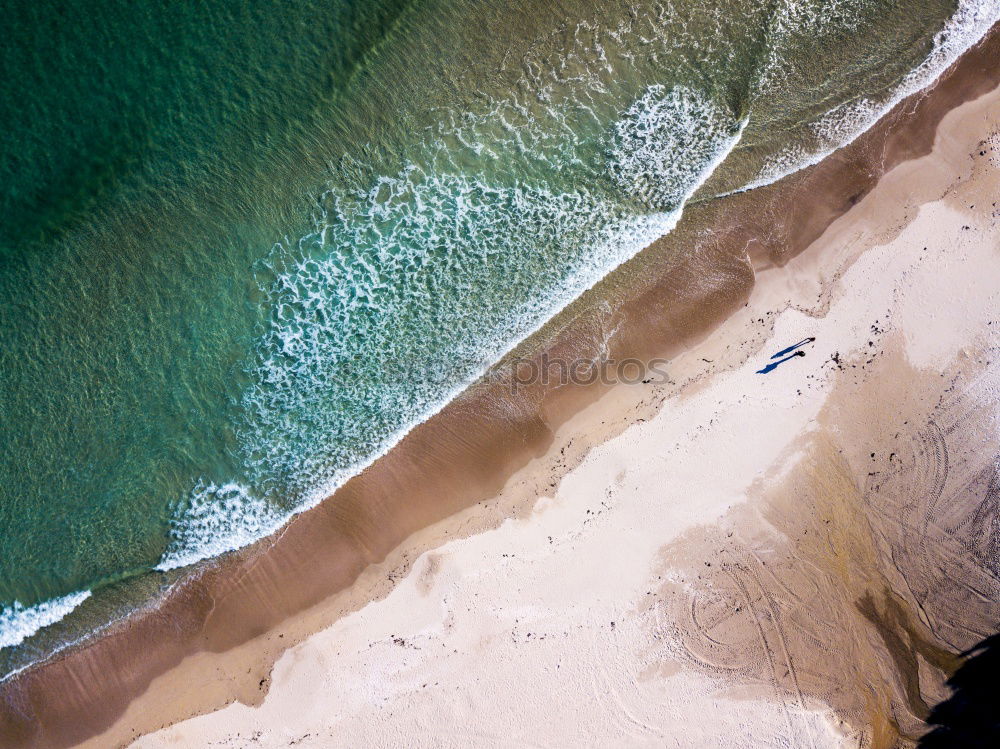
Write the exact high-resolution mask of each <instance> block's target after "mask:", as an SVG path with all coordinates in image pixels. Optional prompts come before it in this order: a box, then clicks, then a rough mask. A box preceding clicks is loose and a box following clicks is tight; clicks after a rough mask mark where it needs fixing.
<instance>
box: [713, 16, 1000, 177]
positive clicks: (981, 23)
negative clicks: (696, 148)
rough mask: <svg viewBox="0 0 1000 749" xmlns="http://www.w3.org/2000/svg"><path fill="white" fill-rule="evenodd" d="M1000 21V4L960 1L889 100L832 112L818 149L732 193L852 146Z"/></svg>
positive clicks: (822, 124)
mask: <svg viewBox="0 0 1000 749" xmlns="http://www.w3.org/2000/svg"><path fill="white" fill-rule="evenodd" d="M997 21H1000V1H998V0H959V3H958V7H957V9H956V10H955V13H954V14H953V15H952V16H951V18H950V19H949V20H948V21H947V23H946V24H945V26H944V28H942V29H941V31H939V32H938V33H937V34H935V36H934V46H933V48H932V49H931V52H930V53H929V54H928V55H927V57H926V58H924V60H923V61H922V62H921V63H920V64H919V65H918V66H917V67H916V68H914V69H913V70H912V71H911V72H910V73H909V74H908V75H907V76H906V77H905V78H904V79H903V80H902V82H901V83H900V84H899V85H898V86H896V87H895V89H894V90H893V92H892V94H891V95H889V96H888V97H886V98H884V99H878V100H876V99H870V98H861V99H855V100H851V101H847V102H844V103H843V104H840V105H839V106H837V107H834V108H833V109H832V110H830V111H829V112H827V113H826V114H825V115H824V116H823V117H821V118H820V119H819V120H818V121H817V122H815V123H813V124H812V126H811V128H812V131H813V134H814V135H815V138H816V143H815V146H814V147H813V148H808V149H807V148H805V147H803V146H796V147H794V148H789V149H786V150H785V151H782V152H781V153H779V154H777V155H775V156H774V157H772V158H771V159H769V160H768V162H767V163H766V164H765V165H764V167H763V168H762V169H761V171H760V173H759V174H758V175H757V177H756V178H755V179H754V180H752V181H750V182H749V183H747V184H746V185H744V186H742V187H740V188H739V189H737V190H733V191H731V192H730V193H728V194H733V193H737V192H746V191H747V190H753V189H755V188H758V187H763V186H765V185H769V184H773V183H774V182H777V181H778V180H780V179H782V178H784V177H787V176H789V175H790V174H794V173H795V172H798V171H801V170H802V169H806V168H808V167H810V166H814V165H816V164H818V163H819V162H820V161H822V160H823V159H825V158H826V157H827V156H829V155H830V154H831V153H833V152H834V151H837V150H838V149H840V148H843V147H844V146H847V145H849V144H850V143H852V142H853V141H854V140H856V139H857V138H858V136H860V135H861V134H862V133H864V132H865V131H867V130H868V129H869V128H870V127H871V126H872V125H874V124H875V123H876V122H878V121H879V120H880V119H881V118H882V117H884V116H885V115H886V114H888V113H889V112H890V111H891V110H892V108H893V107H895V106H896V105H897V104H898V103H899V102H901V101H902V100H903V99H905V98H906V97H908V96H911V95H912V94H915V93H917V92H918V91H920V90H922V89H925V88H927V87H928V86H930V85H931V84H933V83H934V82H935V81H936V80H937V79H938V78H939V77H940V76H941V74H942V73H944V72H945V70H947V69H948V68H949V67H950V66H951V65H952V64H953V63H954V62H955V61H956V60H957V59H958V58H959V57H960V56H961V55H962V54H963V53H964V52H965V51H966V50H968V49H969V48H970V47H972V46H973V45H975V44H976V43H977V42H978V41H979V40H980V39H982V38H983V36H984V35H985V34H986V32H987V31H989V30H990V28H991V27H992V26H993V25H994V24H995V23H997Z"/></svg>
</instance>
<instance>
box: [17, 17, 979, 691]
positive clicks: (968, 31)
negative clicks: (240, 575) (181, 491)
mask: <svg viewBox="0 0 1000 749" xmlns="http://www.w3.org/2000/svg"><path fill="white" fill-rule="evenodd" d="M991 8H992V10H991ZM991 12H995V8H993V6H992V5H991V4H989V3H981V2H980V3H977V2H967V1H966V0H962V2H960V3H959V6H958V10H957V11H956V14H955V16H954V17H953V18H952V19H951V20H949V22H948V25H947V26H946V28H945V29H944V30H942V31H941V32H939V34H938V37H937V38H936V39H935V44H934V47H933V50H932V52H931V55H929V56H928V58H927V59H926V60H925V61H924V62H923V63H921V65H920V66H918V68H917V69H915V71H914V73H913V74H911V76H908V77H907V79H906V80H904V82H903V83H902V84H900V86H899V87H898V88H897V89H896V91H895V93H894V94H893V96H891V97H890V99H889V100H888V102H887V103H885V104H883V105H881V106H879V107H877V108H876V109H874V110H873V111H872V112H871V113H870V114H869V117H874V120H873V121H877V120H878V119H880V118H881V117H882V116H884V115H885V113H886V112H887V111H888V110H890V109H891V108H892V107H893V106H895V105H896V104H898V102H899V100H900V98H901V97H903V96H906V95H911V94H913V93H914V88H915V87H916V88H918V89H921V88H925V87H927V86H931V85H933V84H934V82H935V81H936V79H937V77H938V76H940V74H941V73H942V72H943V71H944V70H945V69H946V68H947V67H948V65H950V64H951V63H952V62H953V61H954V59H955V57H956V56H958V55H959V54H961V52H962V51H963V49H967V48H968V46H966V47H964V48H963V46H962V45H963V44H967V45H971V44H975V42H976V41H977V40H978V38H979V37H977V34H980V33H985V29H980V26H982V25H983V24H986V23H988V22H991V16H990V13H991ZM967 17H971V20H969V19H968V18H967ZM963 19H964V20H963ZM993 20H995V19H993ZM963 24H964V25H963ZM956 35H957V36H956ZM932 60H933V63H931V61H932ZM928 64H930V69H929V70H928V69H925V68H926V66H927V65H928ZM918 71H922V72H921V73H920V74H919V75H918V74H917V73H918ZM871 124H872V121H865V122H863V123H861V124H860V125H859V126H858V127H856V128H855V129H854V130H853V131H852V132H851V133H850V134H849V135H848V138H847V140H846V141H845V143H842V144H839V145H835V146H834V147H833V149H832V150H828V151H825V152H822V153H819V154H815V155H813V156H809V157H808V158H806V159H805V161H802V162H801V164H800V165H798V166H796V167H794V168H793V169H792V170H791V171H787V172H783V173H781V174H778V175H777V176H772V177H769V178H768V179H767V180H757V181H755V182H751V183H750V184H749V185H748V186H747V187H745V188H741V190H739V191H737V192H740V191H746V190H751V189H755V188H757V187H761V186H765V185H767V184H772V183H773V182H774V181H776V180H781V179H783V178H784V177H786V176H788V175H789V174H792V173H794V172H795V171H798V170H800V169H802V168H808V166H810V165H815V163H817V162H818V161H819V160H822V159H824V158H827V157H829V156H830V155H831V154H832V153H834V152H835V151H837V150H839V149H840V148H842V147H844V146H845V145H847V144H849V143H850V142H853V140H854V139H855V138H857V137H858V136H859V134H860V133H863V132H864V131H865V129H866V128H868V127H870V126H871ZM745 127H746V121H745V120H744V122H743V124H742V125H741V127H740V129H741V132H742V129H743V128H745ZM835 129H836V128H835ZM735 147H736V143H733V144H731V146H730V151H731V150H732V148H735ZM727 154H728V152H727ZM720 163H721V162H720ZM717 166H718V163H715V164H713V168H714V167H717ZM710 178H711V173H710V172H709V173H707V174H704V175H703V176H702V178H701V179H700V180H699V181H698V183H697V184H696V185H695V186H694V187H693V188H692V189H691V190H690V191H689V192H688V194H687V195H686V197H685V199H684V201H683V203H682V205H681V207H680V208H678V209H677V211H678V215H677V216H672V217H667V218H665V219H664V221H663V223H662V226H658V227H656V226H653V227H648V231H646V232H643V233H642V237H641V238H639V239H637V240H636V241H635V243H634V244H635V245H636V247H635V248H634V252H633V251H631V250H630V251H627V252H622V253H620V259H619V258H616V262H615V263H614V264H612V265H610V266H608V267H603V268H601V269H599V270H596V271H595V272H594V273H593V274H592V275H593V277H588V278H587V279H585V280H584V281H582V282H580V283H572V282H571V283H569V284H568V286H570V287H572V290H570V291H569V292H568V293H567V295H566V297H565V298H564V299H558V300H554V301H553V304H552V305H551V307H550V309H548V310H547V311H546V313H545V314H544V315H542V316H541V318H540V320H539V322H538V323H537V324H536V325H534V326H533V327H531V328H529V329H528V330H527V332H526V335H525V336H524V339H526V338H528V337H530V336H532V335H534V334H536V333H537V332H538V331H539V330H540V329H541V328H543V327H544V326H545V325H547V324H549V322H550V319H551V318H553V317H555V316H557V315H558V314H559V312H560V311H561V310H562V309H563V308H564V307H565V306H566V305H569V304H571V303H572V302H573V300H574V299H576V298H578V297H579V296H580V295H581V294H583V293H586V291H587V290H588V289H589V288H591V287H592V286H593V285H594V284H595V283H597V282H598V281H599V280H600V278H603V277H604V276H605V275H607V274H608V273H610V272H612V271H613V270H614V268H615V267H617V266H618V265H619V264H621V263H623V262H626V261H627V259H628V257H630V256H631V255H633V254H635V252H639V251H641V250H643V249H644V247H645V245H647V244H650V243H652V242H654V241H656V239H657V236H654V235H657V234H658V235H659V236H662V235H665V234H667V233H669V232H670V231H671V230H672V228H673V226H674V225H676V221H677V220H678V219H679V214H680V213H681V212H683V210H684V207H685V206H686V205H687V203H688V202H689V201H690V200H691V198H692V196H693V195H694V194H695V193H696V192H697V191H698V189H700V188H701V187H702V186H703V185H704V183H705V182H706V181H707V180H709V179H710ZM728 194H732V193H723V194H721V195H718V196H713V199H714V198H717V197H725V196H726V195H728ZM647 234H648V236H646V235H647ZM639 245H643V246H639ZM524 339H521V340H524ZM518 345H520V341H514V342H512V343H509V344H508V346H507V348H506V349H505V350H502V351H499V352H498V353H497V355H496V356H495V357H494V358H495V359H501V358H503V357H504V356H505V355H507V354H508V353H509V352H510V351H511V350H512V349H514V348H516V347H517V346H518ZM487 369H489V367H486V368H484V369H483V370H481V371H480V372H478V373H477V375H476V376H475V377H473V378H472V379H471V380H469V381H464V382H462V383H461V384H457V385H455V386H454V387H452V389H451V390H450V391H448V392H447V393H446V394H445V396H444V397H443V398H441V399H440V400H438V401H437V402H436V403H434V404H433V407H432V408H431V409H430V410H429V411H427V412H426V413H422V414H421V416H420V418H419V419H416V420H414V421H412V422H410V423H409V424H408V425H406V426H404V427H403V428H401V429H399V430H398V431H396V432H394V433H392V434H390V435H389V436H388V437H387V438H386V440H385V441H384V442H383V443H382V444H381V445H380V446H379V449H378V450H377V451H375V452H373V453H371V454H369V455H368V456H367V457H366V458H364V459H363V460H360V461H358V462H357V463H355V464H353V465H351V466H349V467H347V468H346V469H344V470H343V471H341V472H339V473H338V475H337V478H336V479H335V480H334V481H333V482H332V483H329V484H325V485H322V486H321V487H319V488H316V489H315V490H314V491H312V492H311V493H310V494H309V495H307V497H306V498H305V499H304V501H302V502H301V503H300V504H298V505H297V506H295V507H294V508H293V509H292V510H291V511H290V512H285V513H280V512H272V513H271V514H263V513H262V514H261V517H260V518H257V519H255V523H256V525H255V526H254V527H253V529H252V532H248V533H242V534H241V535H238V536H236V537H229V538H224V539H223V540H222V541H215V542H214V543H213V544H212V545H211V546H210V547H208V548H201V549H199V548H194V549H186V548H181V549H180V550H179V551H178V550H174V549H172V548H168V549H167V550H166V551H165V552H164V554H163V557H162V558H161V560H160V561H159V563H158V564H157V565H155V566H154V568H153V570H154V571H169V570H173V569H178V568H181V567H184V566H187V565H189V564H194V563H197V562H199V561H201V560H204V559H207V558H210V557H214V556H218V555H219V554H224V553H227V552H230V551H233V550H236V549H239V548H243V547H245V546H247V545H250V544H253V543H255V542H256V541H257V540H259V539H260V538H262V537H264V536H267V535H271V534H273V533H276V532H279V531H280V529H281V528H282V527H284V526H285V525H286V524H287V523H288V522H289V521H290V519H291V518H293V517H295V516H297V515H299V514H301V513H303V512H305V511H307V510H309V509H311V508H312V507H315V506H316V505H317V504H319V503H320V502H322V501H324V500H325V499H326V498H327V497H329V496H330V495H332V494H333V493H334V492H335V491H336V490H337V489H338V488H339V487H340V486H342V485H343V484H344V483H345V482H346V481H348V480H350V478H351V477H353V476H354V475H357V474H359V473H361V472H362V471H364V470H365V469H366V468H367V467H368V466H370V465H372V463H373V462H375V461H376V460H378V459H380V458H381V457H382V456H384V455H385V454H386V452H388V451H389V450H391V449H392V448H393V447H394V446H395V445H396V444H398V443H399V442H400V441H401V440H402V439H404V438H405V436H406V435H407V434H408V433H409V432H410V431H411V430H412V429H413V428H415V427H416V426H418V425H419V424H421V423H424V422H426V421H427V420H428V419H431V418H433V417H434V416H435V415H436V414H437V413H439V412H440V411H441V409H442V408H444V407H446V406H447V404H448V403H449V402H451V401H452V400H454V399H455V398H457V397H459V396H460V395H461V393H462V392H464V391H465V390H466V389H467V388H468V387H470V385H472V384H473V383H474V382H475V381H476V380H477V379H478V378H479V377H481V376H482V375H483V373H484V372H485V371H486V370H487ZM231 486H232V487H235V488H236V489H239V490H240V491H242V488H241V487H239V486H238V485H236V484H233V485H231ZM223 488H225V487H223ZM262 507H263V505H262ZM181 522H183V518H182V519H181ZM95 590H96V589H95ZM70 595H75V594H70ZM38 605H39V606H41V605H45V604H44V603H43V604H38ZM70 611H71V610H68V611H66V612H65V614H69V613H70ZM40 621H42V620H40ZM49 624H51V622H49ZM38 629H41V627H38V628H36V629H35V630H34V631H35V632H37V631H38ZM26 636H28V637H30V633H29V634H28V635H26ZM85 636H86V635H83V637H85ZM22 639H23V638H22ZM78 639H79V638H75V639H74V641H78ZM9 675H10V674H8V675H5V676H4V677H3V678H7V676H9Z"/></svg>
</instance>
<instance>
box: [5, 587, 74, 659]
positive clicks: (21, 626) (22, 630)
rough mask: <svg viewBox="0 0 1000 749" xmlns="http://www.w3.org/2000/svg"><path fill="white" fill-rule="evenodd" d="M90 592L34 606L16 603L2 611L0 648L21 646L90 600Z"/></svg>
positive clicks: (71, 594) (70, 595)
mask: <svg viewBox="0 0 1000 749" xmlns="http://www.w3.org/2000/svg"><path fill="white" fill-rule="evenodd" d="M90 595H91V593H90V591H89V590H83V591H79V592H77V593H70V594H69V595H66V596H62V597H61V598H52V599H50V600H48V601H42V602H41V603H39V604H36V605H34V606H24V605H22V604H21V603H20V601H14V602H13V603H12V604H11V605H10V606H6V607H4V608H3V609H0V648H9V647H14V646H15V645H20V644H21V643H22V642H24V641H25V640H26V639H28V638H29V637H31V636H32V635H33V634H35V633H36V632H38V630H40V629H44V628H45V627H48V626H50V625H52V624H55V623H56V622H57V621H59V620H60V619H63V618H65V617H66V616H67V615H68V614H69V613H70V612H71V611H73V609H75V608H76V607H77V606H79V605H80V604H81V603H83V602H84V601H86V600H87V599H88V598H90Z"/></svg>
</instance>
